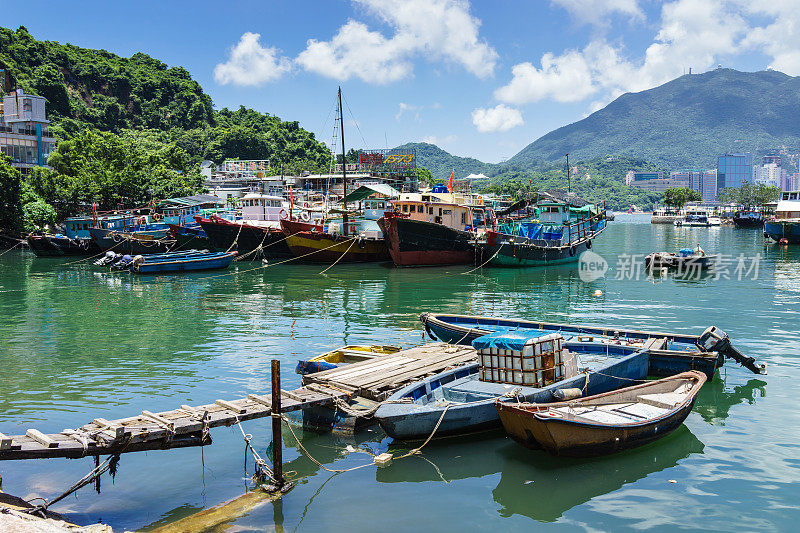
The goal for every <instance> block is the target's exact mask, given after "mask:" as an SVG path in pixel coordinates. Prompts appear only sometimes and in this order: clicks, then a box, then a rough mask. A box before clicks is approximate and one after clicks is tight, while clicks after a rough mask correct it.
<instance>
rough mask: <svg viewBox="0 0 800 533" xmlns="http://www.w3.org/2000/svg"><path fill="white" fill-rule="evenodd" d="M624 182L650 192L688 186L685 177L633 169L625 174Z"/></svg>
mask: <svg viewBox="0 0 800 533" xmlns="http://www.w3.org/2000/svg"><path fill="white" fill-rule="evenodd" d="M625 183H626V184H627V185H630V186H631V187H639V188H640V189H644V190H646V191H652V192H664V191H666V190H667V189H672V188H676V187H688V186H689V180H688V179H686V178H685V177H680V176H679V177H677V178H676V177H674V176H669V177H667V176H664V173H663V172H634V171H633V170H631V171H629V172H628V174H627V175H626V176H625Z"/></svg>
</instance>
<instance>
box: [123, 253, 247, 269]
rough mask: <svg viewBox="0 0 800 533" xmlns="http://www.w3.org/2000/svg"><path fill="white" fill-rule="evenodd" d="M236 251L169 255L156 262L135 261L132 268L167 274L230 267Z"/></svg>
mask: <svg viewBox="0 0 800 533" xmlns="http://www.w3.org/2000/svg"><path fill="white" fill-rule="evenodd" d="M236 255H237V254H236V252H229V253H222V252H219V253H214V254H208V255H198V256H195V257H192V256H184V257H178V258H175V260H170V258H169V257H165V258H159V259H158V260H157V261H155V262H144V263H140V264H136V263H134V266H133V268H132V269H131V270H133V271H134V272H136V273H137V274H165V273H178V272H192V271H197V270H215V269H221V268H228V267H229V266H230V265H231V263H233V260H234V258H235V257H236Z"/></svg>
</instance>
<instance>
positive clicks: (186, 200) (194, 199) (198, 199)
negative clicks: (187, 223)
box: [158, 194, 225, 207]
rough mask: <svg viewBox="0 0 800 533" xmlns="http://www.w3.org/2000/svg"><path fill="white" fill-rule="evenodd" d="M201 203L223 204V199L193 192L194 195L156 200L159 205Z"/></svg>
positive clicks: (178, 205) (177, 205)
mask: <svg viewBox="0 0 800 533" xmlns="http://www.w3.org/2000/svg"><path fill="white" fill-rule="evenodd" d="M202 204H219V205H224V204H225V200H223V199H222V198H220V197H218V196H212V195H210V194H195V195H194V196H182V197H181V198H167V199H165V200H161V201H160V202H158V206H159V207H171V206H175V207H189V206H193V205H202Z"/></svg>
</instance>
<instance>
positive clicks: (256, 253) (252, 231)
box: [196, 192, 292, 260]
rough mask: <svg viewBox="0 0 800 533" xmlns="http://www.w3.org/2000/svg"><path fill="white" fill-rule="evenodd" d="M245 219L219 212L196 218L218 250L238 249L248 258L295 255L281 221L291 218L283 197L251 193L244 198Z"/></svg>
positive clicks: (243, 214)
mask: <svg viewBox="0 0 800 533" xmlns="http://www.w3.org/2000/svg"><path fill="white" fill-rule="evenodd" d="M241 205H242V218H241V220H228V219H226V218H223V217H222V216H219V215H210V216H209V217H207V218H206V217H197V218H196V220H197V222H198V223H199V224H200V226H201V227H202V228H203V231H204V232H205V233H206V235H207V236H208V239H209V241H210V242H211V245H212V246H213V247H214V248H216V249H218V250H235V251H237V252H239V255H240V257H241V258H244V259H253V260H256V259H258V260H260V259H271V258H285V257H291V255H292V253H291V251H290V250H289V248H288V246H286V240H285V235H284V233H283V231H282V230H281V220H282V219H284V218H287V217H288V209H289V206H288V204H286V203H285V202H284V200H283V197H281V196H276V195H269V194H262V193H257V192H251V193H248V194H246V195H245V196H244V197H243V198H242V199H241Z"/></svg>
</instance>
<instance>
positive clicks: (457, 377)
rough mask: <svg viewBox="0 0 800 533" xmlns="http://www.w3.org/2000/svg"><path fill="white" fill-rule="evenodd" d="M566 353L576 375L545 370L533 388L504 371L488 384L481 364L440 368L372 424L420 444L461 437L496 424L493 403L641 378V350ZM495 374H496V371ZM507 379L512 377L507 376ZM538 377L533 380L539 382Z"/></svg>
mask: <svg viewBox="0 0 800 533" xmlns="http://www.w3.org/2000/svg"><path fill="white" fill-rule="evenodd" d="M528 336H532V337H535V336H536V335H535V332H526V333H525V335H523V336H522V337H523V338H522V340H521V341H520V342H522V343H524V342H527V340H526V338H527V337H528ZM548 336H554V335H552V334H548ZM487 337H488V336H487ZM508 337H510V340H509V342H508V343H507V344H506V346H509V345H512V343H515V342H517V341H518V340H519V339H516V338H515V337H514V336H512V335H509V336H508ZM476 342H478V341H476ZM548 342H549V341H548ZM566 352H567V353H566V354H562V355H563V357H564V361H565V363H564V366H565V367H569V366H571V365H570V363H569V361H570V360H572V361H573V362H574V363H575V368H577V366H578V365H580V367H581V370H582V371H581V372H580V373H577V374H575V373H574V372H573V373H571V372H565V373H563V374H562V375H563V376H565V377H563V378H561V379H559V378H558V377H557V376H558V372H557V371H556V370H553V369H551V370H550V372H552V373H551V374H550V378H551V379H552V382H550V383H547V380H546V379H545V378H546V377H547V376H544V377H543V378H542V379H545V381H544V382H542V381H538V383H536V382H535V381H534V383H535V384H534V383H530V380H529V379H527V378H526V377H525V375H524V372H523V373H522V375H521V380H517V382H520V381H521V382H526V383H530V384H528V385H524V384H523V385H519V384H515V383H511V382H510V380H509V379H508V376H509V374H508V372H511V371H510V370H504V371H503V372H506V373H505V374H504V375H499V376H495V377H492V378H491V379H493V380H494V381H487V379H489V378H488V377H487V374H486V368H484V367H485V365H482V364H481V363H478V362H476V363H472V364H467V365H464V366H460V367H455V368H453V369H450V370H445V371H444V372H440V373H438V374H435V375H433V376H430V377H428V378H425V379H423V380H421V381H417V382H415V383H412V384H411V385H408V386H406V387H404V388H402V389H400V390H399V391H397V392H395V393H394V394H392V395H391V396H389V398H388V399H387V400H386V401H385V402H384V403H383V404H382V405H381V406H380V407H379V408H378V410H377V411H376V413H375V420H376V421H377V422H378V423H379V424H380V425H381V427H382V428H383V430H384V431H385V432H386V434H387V435H389V436H390V437H392V438H394V439H400V440H422V439H426V438H428V437H429V436H430V435H432V434H435V436H436V437H441V436H445V435H461V434H466V433H472V432H476V431H482V430H487V429H493V428H496V427H498V426H499V425H500V419H499V418H498V415H497V410H496V409H495V407H494V402H495V400H500V401H525V402H535V403H545V402H553V401H556V400H557V399H558V396H556V395H554V394H558V391H559V390H561V389H573V388H577V389H580V390H582V391H584V392H585V394H599V393H601V392H607V391H609V390H614V389H618V388H620V387H625V386H628V385H630V384H631V383H632V382H635V381H637V380H640V379H643V378H644V377H645V376H646V374H647V365H648V353H647V350H646V349H642V348H634V347H628V346H616V347H614V349H611V348H610V347H607V346H604V345H601V344H599V343H597V344H596V345H595V346H594V350H589V349H588V347H585V351H584V353H583V354H581V355H576V354H570V353H569V350H568V348H567V349H566ZM587 355H588V357H587ZM476 357H477V353H476ZM493 357H498V356H493ZM576 358H577V360H575V359H576ZM554 366H557V365H554ZM494 370H497V369H496V368H495V369H493V371H494ZM520 371H521V372H522V370H520ZM497 372H498V374H499V373H500V372H501V371H500V370H497ZM511 375H512V376H514V374H513V372H512V374H511ZM503 376H505V377H503ZM539 377H540V376H536V378H535V379H536V380H539ZM495 378H496V379H495Z"/></svg>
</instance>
